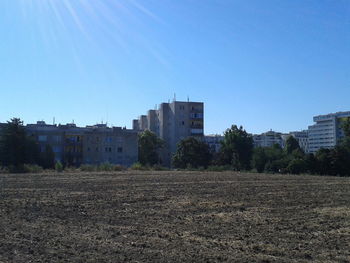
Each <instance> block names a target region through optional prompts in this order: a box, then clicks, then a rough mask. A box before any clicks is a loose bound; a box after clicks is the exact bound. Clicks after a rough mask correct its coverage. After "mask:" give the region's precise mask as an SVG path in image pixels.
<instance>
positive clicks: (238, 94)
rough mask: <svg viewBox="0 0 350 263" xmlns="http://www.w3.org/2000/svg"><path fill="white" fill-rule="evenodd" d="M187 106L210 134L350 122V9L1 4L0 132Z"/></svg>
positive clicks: (127, 118) (66, 1)
mask: <svg viewBox="0 0 350 263" xmlns="http://www.w3.org/2000/svg"><path fill="white" fill-rule="evenodd" d="M175 96H176V99H177V100H180V101H186V100H187V98H189V99H190V100H191V101H202V102H204V105H205V117H204V118H205V133H206V134H212V133H217V134H222V133H223V132H224V131H225V130H226V129H227V128H229V127H230V126H231V125H232V124H236V125H238V126H240V125H242V126H243V127H244V129H246V130H247V131H248V132H250V133H262V132H266V131H268V130H270V129H272V130H275V131H280V132H289V131H295V130H302V129H307V127H308V125H311V124H313V121H312V117H313V116H315V115H320V114H327V113H331V112H337V111H349V110H350V1H349V0H337V1H334V0H290V1H288V0H285V1H280V0H264V1H261V0H142V1H141V0H1V1H0V122H5V121H7V120H9V119H11V118H12V117H19V118H21V119H22V120H24V122H25V123H35V122H36V121H37V120H44V121H46V122H47V123H52V122H53V118H55V121H56V123H62V124H63V123H69V122H72V121H74V122H75V123H76V124H77V125H80V126H85V125H92V124H96V123H101V122H107V123H108V125H113V126H122V127H124V126H126V127H128V128H131V126H132V119H135V118H137V117H138V116H139V115H141V114H145V113H146V112H147V110H149V109H154V108H155V107H156V105H159V104H160V103H162V102H168V101H169V100H170V101H172V100H173V99H174V97H175Z"/></svg>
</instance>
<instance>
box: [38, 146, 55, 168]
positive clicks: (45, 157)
mask: <svg viewBox="0 0 350 263" xmlns="http://www.w3.org/2000/svg"><path fill="white" fill-rule="evenodd" d="M40 166H42V167H43V168H44V169H54V168H55V153H54V152H53V150H52V147H51V146H50V145H48V144H47V145H46V146H45V151H44V152H43V153H41V156H40Z"/></svg>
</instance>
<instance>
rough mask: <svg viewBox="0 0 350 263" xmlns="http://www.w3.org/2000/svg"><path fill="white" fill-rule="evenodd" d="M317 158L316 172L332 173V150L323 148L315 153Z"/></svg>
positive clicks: (322, 173)
mask: <svg viewBox="0 0 350 263" xmlns="http://www.w3.org/2000/svg"><path fill="white" fill-rule="evenodd" d="M315 159H316V164H317V165H316V173H318V174H321V175H331V173H332V172H331V170H332V166H331V164H332V156H331V150H330V149H325V148H321V149H319V150H318V151H317V152H316V154H315Z"/></svg>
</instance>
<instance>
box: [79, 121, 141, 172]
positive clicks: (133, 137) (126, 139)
mask: <svg viewBox="0 0 350 263" xmlns="http://www.w3.org/2000/svg"><path fill="white" fill-rule="evenodd" d="M89 128H90V129H89V130H88V131H86V132H85V134H84V139H83V162H84V163H85V164H94V165H97V164H100V163H111V164H119V165H122V166H126V167H129V166H131V165H132V164H133V163H135V162H137V161H138V133H137V132H136V131H134V130H128V129H125V128H121V127H112V128H109V127H107V126H106V125H95V126H90V127H89Z"/></svg>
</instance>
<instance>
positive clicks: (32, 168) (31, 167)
mask: <svg viewBox="0 0 350 263" xmlns="http://www.w3.org/2000/svg"><path fill="white" fill-rule="evenodd" d="M43 170H44V169H43V168H42V167H41V166H39V165H36V164H25V165H23V172H25V173H42V172H43Z"/></svg>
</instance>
